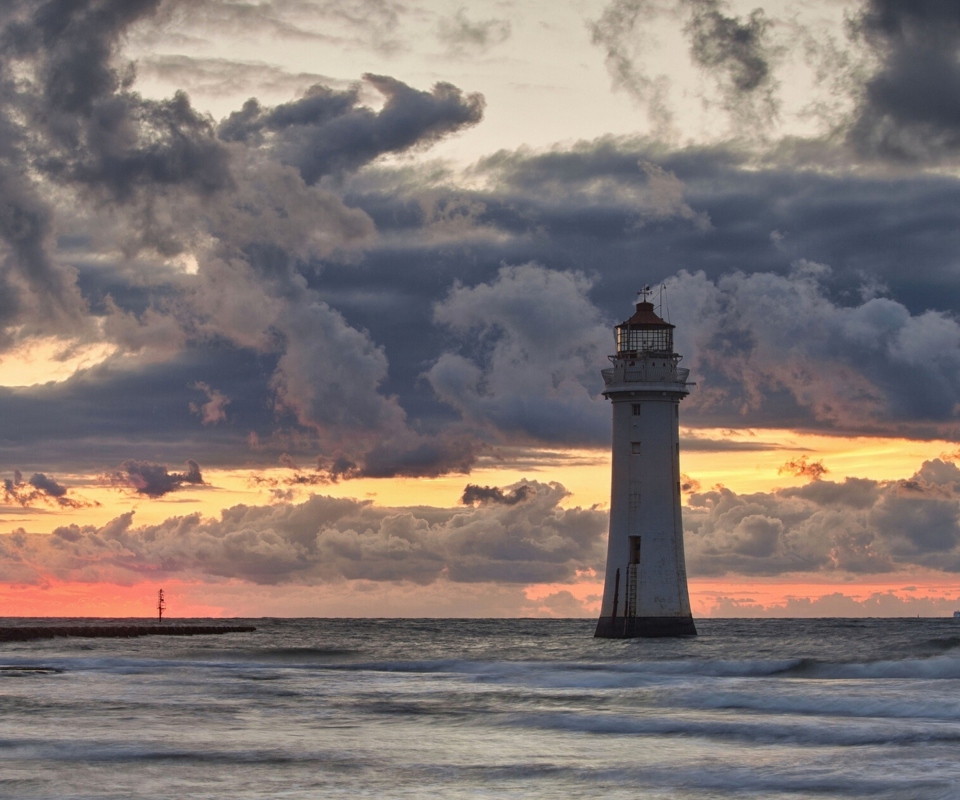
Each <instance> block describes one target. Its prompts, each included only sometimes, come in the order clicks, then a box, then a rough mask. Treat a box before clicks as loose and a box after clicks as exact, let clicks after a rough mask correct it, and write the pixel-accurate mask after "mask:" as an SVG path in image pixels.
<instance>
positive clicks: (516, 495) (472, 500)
mask: <svg viewBox="0 0 960 800" xmlns="http://www.w3.org/2000/svg"><path fill="white" fill-rule="evenodd" d="M529 494H530V487H529V486H528V485H527V484H521V485H520V486H518V487H517V488H516V489H514V490H513V491H512V492H504V491H503V489H501V488H500V487H499V486H479V485H477V484H475V483H468V484H467V485H466V487H465V488H464V490H463V496H462V497H461V498H460V502H461V503H462V504H463V505H465V506H472V505H477V504H480V505H482V504H483V503H500V504H501V505H505V506H512V505H516V504H517V503H522V502H523V501H524V500H526V499H527V496H528V495H529Z"/></svg>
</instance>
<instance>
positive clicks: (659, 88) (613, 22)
mask: <svg viewBox="0 0 960 800" xmlns="http://www.w3.org/2000/svg"><path fill="white" fill-rule="evenodd" d="M663 11H664V9H663V8H662V7H661V5H660V4H658V3H657V2H655V0H613V2H612V3H610V4H609V5H607V7H606V8H605V9H604V10H603V13H602V14H601V16H600V18H599V19H598V20H596V21H594V22H592V23H591V24H590V34H591V39H592V41H593V43H594V44H595V45H598V46H599V47H601V48H602V49H603V50H604V51H605V56H606V64H607V70H608V71H609V72H610V75H611V77H612V79H613V86H614V88H615V89H623V90H625V91H627V92H629V94H630V95H631V96H632V97H633V98H634V99H635V100H637V101H638V102H640V103H642V104H644V105H646V106H647V107H648V108H649V111H650V116H651V119H652V121H653V123H654V128H655V130H656V132H657V133H659V134H666V133H669V132H670V128H671V126H672V123H673V113H672V111H671V109H670V108H669V105H668V104H667V92H668V90H669V88H670V81H669V79H668V78H667V76H666V75H663V74H659V75H650V74H648V72H647V65H646V63H645V56H646V53H645V52H644V49H645V47H646V46H647V44H648V42H647V41H646V40H645V39H644V32H645V31H644V24H645V23H647V22H648V21H651V20H653V19H656V18H657V17H659V16H660V15H661V14H662V13H663Z"/></svg>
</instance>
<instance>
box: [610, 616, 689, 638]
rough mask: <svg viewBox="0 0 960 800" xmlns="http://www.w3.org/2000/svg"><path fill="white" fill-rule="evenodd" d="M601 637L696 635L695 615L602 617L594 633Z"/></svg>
mask: <svg viewBox="0 0 960 800" xmlns="http://www.w3.org/2000/svg"><path fill="white" fill-rule="evenodd" d="M593 635H594V636H595V637H597V638H599V639H641V638H642V639H653V638H656V637H658V636H696V635H697V628H696V626H695V625H694V624H693V617H600V620H599V621H598V622H597V630H596V632H595V633H594V634H593Z"/></svg>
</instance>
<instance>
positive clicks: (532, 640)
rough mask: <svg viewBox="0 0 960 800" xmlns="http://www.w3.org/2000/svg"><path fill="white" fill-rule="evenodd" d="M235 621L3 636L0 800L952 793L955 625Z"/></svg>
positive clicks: (959, 697)
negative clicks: (616, 629) (123, 633)
mask: <svg viewBox="0 0 960 800" xmlns="http://www.w3.org/2000/svg"><path fill="white" fill-rule="evenodd" d="M41 622H42V623H46V624H68V623H89V624H93V623H94V622H96V623H97V624H105V623H107V622H116V623H118V624H119V623H128V624H129V623H130V622H141V621H140V620H114V621H107V620H67V619H60V620H51V619H46V620H42V621H41V620H22V619H20V620H0V625H9V624H39V623H41ZM177 622H183V623H187V622H189V623H202V622H205V620H176V621H173V622H172V623H170V624H176V623H177ZM237 622H243V623H250V624H253V625H256V627H257V631H256V632H255V633H237V634H227V635H221V636H194V637H160V636H156V637H153V636H151V637H143V638H136V639H75V638H69V639H68V638H60V639H50V640H40V641H31V642H25V643H5V644H0V796H2V797H4V798H57V799H58V800H60V799H61V798H156V799H157V800H160V798H163V799H164V800H169V798H190V799H191V800H194V799H195V798H231V799H234V798H412V797H416V798H492V799H493V800H503V799H504V798H531V799H533V798H564V799H565V800H570V799H572V798H631V800H636V798H691V799H692V798H696V800H707V799H709V798H741V797H750V798H791V800H796V799H797V798H818V800H823V798H860V797H864V798H898V799H900V798H951V799H953V798H960V620H957V621H954V620H953V619H813V620H811V619H804V620H800V619H792V620H791V619H759V620H758V619H750V620H745V619H744V620H740V619H727V620H714V619H709V620H707V619H704V620H698V621H697V626H698V629H699V632H700V635H699V636H696V637H689V638H678V639H633V640H625V641H624V640H619V641H617V640H601V639H594V638H593V636H592V634H593V627H594V623H593V621H592V620H540V619H522V620H517V619H513V620H503V619H496V620H493V619H486V620H485V619H472V620H454V619H437V620H429V619H415V620H414V619H408V620H403V619H382V620H355V619H256V620H237Z"/></svg>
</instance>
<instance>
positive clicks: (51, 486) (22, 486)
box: [3, 470, 97, 508]
mask: <svg viewBox="0 0 960 800" xmlns="http://www.w3.org/2000/svg"><path fill="white" fill-rule="evenodd" d="M68 491H69V490H68V489H67V487H66V486H64V485H63V484H60V483H57V482H56V481H55V480H54V479H53V478H50V477H48V476H47V475H45V474H44V473H42V472H35V473H34V474H33V475H31V476H30V478H29V479H28V480H26V481H24V480H23V474H22V473H21V472H20V470H14V471H13V478H12V479H11V478H4V479H3V501H4V502H5V503H15V504H17V505H19V506H22V507H23V508H31V507H34V506H36V505H37V504H38V503H40V504H54V505H57V506H59V507H60V508H89V507H90V506H93V505H97V504H96V503H91V502H89V501H87V500H83V499H78V498H75V497H68V496H67V493H68Z"/></svg>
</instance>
